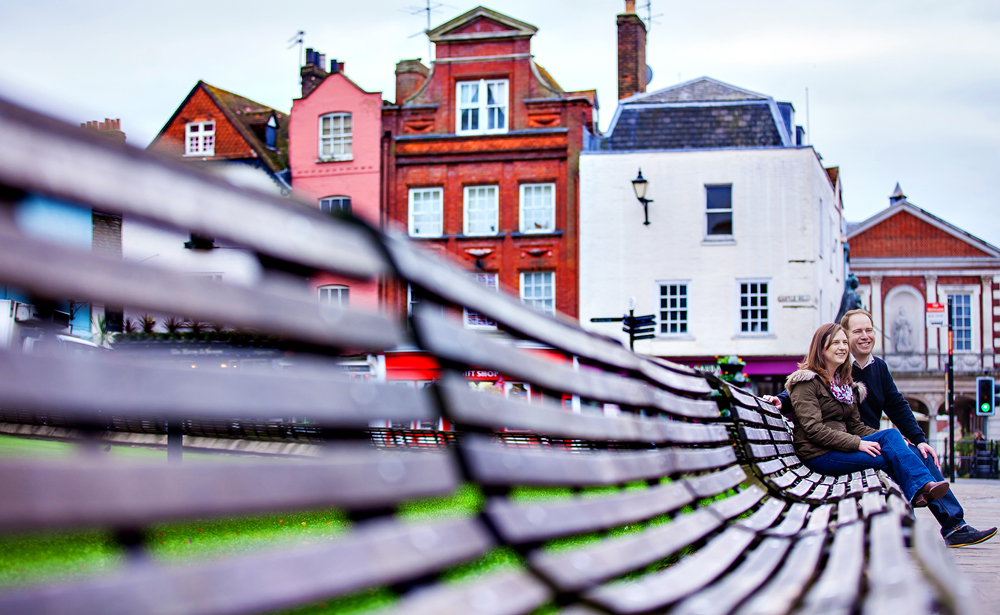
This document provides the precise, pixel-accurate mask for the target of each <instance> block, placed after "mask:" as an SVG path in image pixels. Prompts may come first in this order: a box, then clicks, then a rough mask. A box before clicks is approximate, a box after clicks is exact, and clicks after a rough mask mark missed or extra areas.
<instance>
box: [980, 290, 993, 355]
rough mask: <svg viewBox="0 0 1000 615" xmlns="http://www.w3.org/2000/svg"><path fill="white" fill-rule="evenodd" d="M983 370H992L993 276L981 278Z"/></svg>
mask: <svg viewBox="0 0 1000 615" xmlns="http://www.w3.org/2000/svg"><path fill="white" fill-rule="evenodd" d="M981 279H982V281H983V296H982V304H983V308H982V310H981V311H980V315H981V318H982V321H983V322H982V329H983V369H984V370H987V369H993V276H992V275H984V276H982V278H981Z"/></svg>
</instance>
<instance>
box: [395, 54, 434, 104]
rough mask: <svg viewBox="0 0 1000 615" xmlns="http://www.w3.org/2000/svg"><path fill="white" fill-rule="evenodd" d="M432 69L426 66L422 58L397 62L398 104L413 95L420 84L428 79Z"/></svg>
mask: <svg viewBox="0 0 1000 615" xmlns="http://www.w3.org/2000/svg"><path fill="white" fill-rule="evenodd" d="M429 74H430V70H429V69H428V68H427V67H426V66H424V65H423V64H422V63H421V62H420V59H419V58H418V59H416V60H403V61H402V62H400V63H398V64H396V104H397V105H401V104H403V102H404V101H405V100H406V99H407V98H409V97H410V96H413V95H414V94H415V93H416V92H417V90H419V89H420V86H422V85H423V84H424V82H425V81H427V76H428V75H429Z"/></svg>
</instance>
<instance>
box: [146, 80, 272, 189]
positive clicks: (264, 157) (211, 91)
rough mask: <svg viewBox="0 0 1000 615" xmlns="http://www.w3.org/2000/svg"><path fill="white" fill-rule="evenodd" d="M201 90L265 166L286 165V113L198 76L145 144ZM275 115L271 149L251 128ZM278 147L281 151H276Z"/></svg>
mask: <svg viewBox="0 0 1000 615" xmlns="http://www.w3.org/2000/svg"><path fill="white" fill-rule="evenodd" d="M198 90H202V91H204V92H205V94H207V95H208V97H209V98H210V99H211V100H212V102H214V103H215V105H216V106H217V107H218V108H219V111H221V112H222V114H223V115H224V116H225V118H226V119H227V120H228V121H229V123H230V124H231V125H232V126H233V128H235V129H236V132H238V133H239V135H240V136H241V137H242V138H243V140H245V141H246V142H247V145H249V146H250V148H251V149H253V151H254V152H256V154H257V157H258V159H259V160H260V161H261V162H262V163H263V164H264V165H265V166H266V167H267V169H268V170H269V171H270V172H271V173H272V174H277V173H280V172H281V171H283V170H285V169H286V168H287V167H288V163H287V160H288V115H287V114H285V113H282V112H281V111H278V110H277V109H272V108H271V107H268V106H267V105H262V104H260V103H258V102H256V101H253V100H250V99H249V98H246V97H244V96H240V95H239V94H234V93H232V92H230V91H228V90H223V89H222V88H219V87H215V86H214V85H209V84H207V83H205V82H204V81H201V80H199V81H198V83H196V84H195V86H194V87H193V88H191V91H190V92H188V95H187V96H186V97H184V101H183V102H181V104H180V105H178V107H177V109H176V110H175V111H174V113H173V115H171V116H170V119H169V120H167V122H166V123H165V124H164V125H163V128H161V129H160V132H159V133H158V134H157V135H156V137H155V138H154V139H153V141H152V142H151V143H150V146H149V147H152V146H153V145H154V144H155V143H156V142H157V141H158V140H159V138H160V137H161V136H162V135H163V133H164V132H165V131H166V130H167V129H168V128H169V127H170V125H171V124H173V123H174V120H175V119H177V116H178V115H180V114H181V112H182V111H183V110H184V107H185V106H187V103H188V101H189V100H191V97H192V96H194V94H195V92H197V91H198ZM272 117H273V118H275V120H276V121H277V123H278V133H277V139H276V140H275V149H274V150H272V149H270V148H268V147H267V145H266V144H265V143H264V142H263V141H262V140H261V139H260V138H259V137H258V136H257V134H256V132H255V129H258V128H259V127H262V126H264V125H266V124H267V122H268V121H269V120H270V119H271V118H272ZM279 151H280V152H281V153H280V154H279Z"/></svg>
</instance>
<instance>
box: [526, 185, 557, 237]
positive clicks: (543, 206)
mask: <svg viewBox="0 0 1000 615" xmlns="http://www.w3.org/2000/svg"><path fill="white" fill-rule="evenodd" d="M554 196H555V186H553V185H552V184H525V185H523V186H521V212H520V216H521V232H522V233H541V232H548V231H552V230H554V226H555V224H554V218H555V200H554Z"/></svg>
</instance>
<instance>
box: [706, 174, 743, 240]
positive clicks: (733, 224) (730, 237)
mask: <svg viewBox="0 0 1000 615" xmlns="http://www.w3.org/2000/svg"><path fill="white" fill-rule="evenodd" d="M709 188H729V209H709V208H708V189H709ZM703 194H704V195H705V217H704V218H703V220H704V221H705V222H704V226H703V227H702V228H703V229H704V236H705V240H706V241H732V240H733V238H734V237H735V235H736V212H735V209H736V207H735V205H734V203H733V185H732V184H705V191H704V193H703ZM724 213H728V214H729V225H730V233H729V234H728V235H723V234H711V233H709V232H708V231H709V226H708V216H709V214H724Z"/></svg>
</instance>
